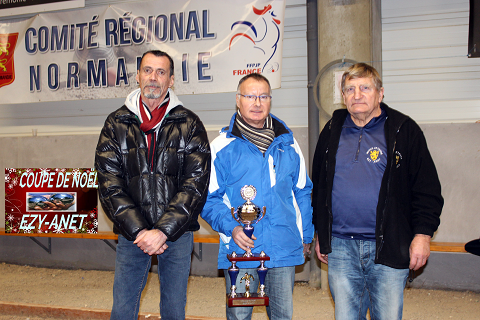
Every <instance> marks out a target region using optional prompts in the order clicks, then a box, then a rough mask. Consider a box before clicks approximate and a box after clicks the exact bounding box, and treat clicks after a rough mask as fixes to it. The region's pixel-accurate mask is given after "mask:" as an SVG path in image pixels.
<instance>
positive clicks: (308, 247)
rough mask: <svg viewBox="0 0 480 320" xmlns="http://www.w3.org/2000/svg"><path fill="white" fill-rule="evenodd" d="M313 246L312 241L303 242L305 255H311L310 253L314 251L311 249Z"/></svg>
mask: <svg viewBox="0 0 480 320" xmlns="http://www.w3.org/2000/svg"><path fill="white" fill-rule="evenodd" d="M311 246H312V244H311V243H304V244H303V256H304V257H305V258H306V257H308V256H310V254H311V253H312V251H311V250H310V247H311Z"/></svg>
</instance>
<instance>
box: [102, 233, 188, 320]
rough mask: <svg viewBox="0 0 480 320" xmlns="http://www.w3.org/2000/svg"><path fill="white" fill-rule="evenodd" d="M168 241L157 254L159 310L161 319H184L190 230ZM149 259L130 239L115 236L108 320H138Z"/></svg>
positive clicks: (149, 263) (150, 261) (150, 260)
mask: <svg viewBox="0 0 480 320" xmlns="http://www.w3.org/2000/svg"><path fill="white" fill-rule="evenodd" d="M167 245H168V248H167V250H165V252H164V253H162V254H160V255H157V259H158V277H159V279H160V314H161V317H162V320H178V319H185V304H186V302H187V283H188V276H189V274H190V263H191V254H192V250H193V233H192V232H186V233H185V234H184V235H182V236H181V237H180V238H179V239H178V240H177V241H175V242H172V241H167ZM151 263H152V258H151V256H149V255H148V254H146V253H144V252H143V251H142V250H141V249H140V248H139V247H137V245H136V244H134V243H133V241H128V240H127V239H125V237H123V236H121V235H119V236H118V245H117V256H116V260H115V279H114V282H113V307H112V313H111V316H110V319H111V320H128V319H132V320H133V319H135V320H137V318H138V311H139V309H140V297H141V295H142V291H143V289H144V288H145V285H146V283H147V277H148V273H149V270H150V266H151Z"/></svg>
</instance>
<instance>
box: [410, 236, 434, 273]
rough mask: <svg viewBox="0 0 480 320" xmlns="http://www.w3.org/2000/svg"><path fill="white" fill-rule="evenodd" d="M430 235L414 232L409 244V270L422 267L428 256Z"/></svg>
mask: <svg viewBox="0 0 480 320" xmlns="http://www.w3.org/2000/svg"><path fill="white" fill-rule="evenodd" d="M430 239H431V237H430V236H427V235H426V234H416V235H415V238H413V240H412V243H411V244H410V266H409V268H410V269H411V270H418V269H420V268H421V267H423V266H424V265H425V264H426V263H427V260H428V257H429V256H430Z"/></svg>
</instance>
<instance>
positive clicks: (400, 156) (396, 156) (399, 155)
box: [395, 151, 402, 168]
mask: <svg viewBox="0 0 480 320" xmlns="http://www.w3.org/2000/svg"><path fill="white" fill-rule="evenodd" d="M400 160H402V154H401V153H400V152H398V151H395V165H396V166H397V168H398V167H400Z"/></svg>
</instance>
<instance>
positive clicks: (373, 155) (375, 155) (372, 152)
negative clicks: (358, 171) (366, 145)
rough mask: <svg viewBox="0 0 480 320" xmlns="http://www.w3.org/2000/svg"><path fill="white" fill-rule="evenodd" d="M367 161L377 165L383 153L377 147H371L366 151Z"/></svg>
mask: <svg viewBox="0 0 480 320" xmlns="http://www.w3.org/2000/svg"><path fill="white" fill-rule="evenodd" d="M367 155H368V157H367V161H368V162H372V163H377V162H378V161H380V157H381V156H383V152H382V150H381V149H380V148H379V147H373V148H370V149H368V151H367Z"/></svg>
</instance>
